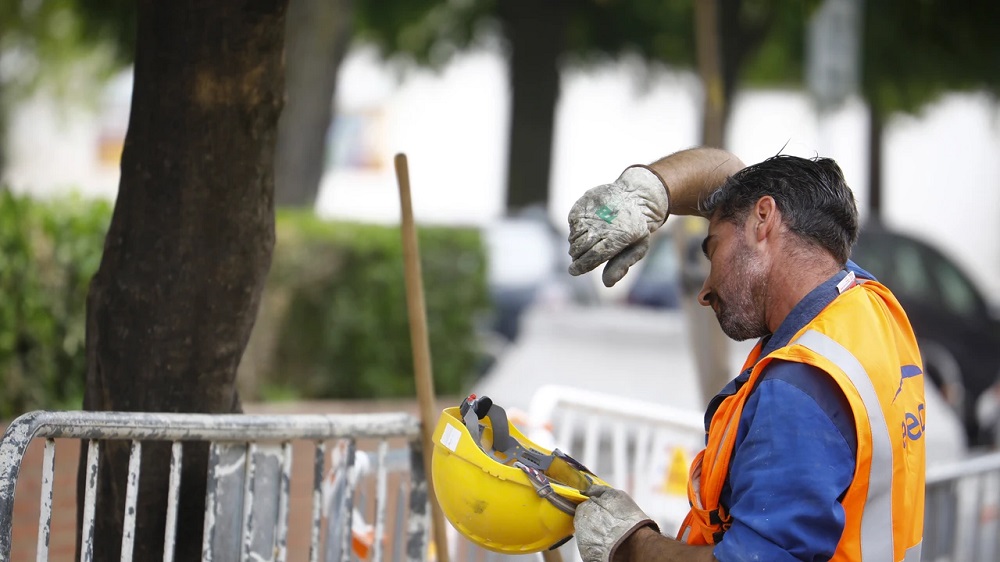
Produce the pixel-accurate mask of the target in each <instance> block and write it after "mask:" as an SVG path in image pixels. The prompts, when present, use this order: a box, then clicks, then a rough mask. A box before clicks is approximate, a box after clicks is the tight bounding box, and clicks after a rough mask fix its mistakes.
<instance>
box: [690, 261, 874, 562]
mask: <svg viewBox="0 0 1000 562" xmlns="http://www.w3.org/2000/svg"><path fill="white" fill-rule="evenodd" d="M848 270H850V271H853V272H854V274H855V275H856V276H858V277H859V278H865V279H874V277H872V275H871V274H870V273H868V272H866V271H865V270H863V269H861V268H860V267H858V266H857V265H856V264H855V263H854V262H851V261H848V262H847V269H845V270H842V271H840V272H838V273H837V274H836V275H834V276H833V277H831V278H830V279H829V280H827V281H826V282H824V283H823V284H822V285H820V286H819V287H817V288H815V289H813V290H812V291H811V292H810V293H809V294H808V295H806V296H805V298H803V299H802V300H801V301H799V303H798V304H797V305H796V306H795V308H793V309H792V311H791V312H790V313H789V314H788V316H787V317H786V318H785V320H784V322H782V323H781V325H780V326H779V327H778V329H777V330H776V331H775V332H774V334H772V335H770V336H765V338H764V339H763V340H762V341H763V349H762V350H761V354H760V357H765V356H766V355H767V354H769V353H771V352H772V351H774V350H775V349H778V348H780V347H784V346H785V345H787V344H788V342H789V340H790V339H791V338H792V336H794V335H795V334H796V333H797V332H798V331H799V330H801V329H802V327H803V326H805V325H806V324H808V323H809V322H810V321H812V320H813V319H814V318H815V317H816V315H817V314H819V312H820V311H821V310H823V309H824V308H825V307H826V306H827V305H828V304H830V302H832V301H833V299H835V298H836V297H837V295H839V294H840V293H839V291H838V290H837V283H839V282H840V281H841V280H842V279H843V278H844V277H845V276H846V275H847V274H848ZM751 370H752V367H751V368H749V369H747V370H745V371H744V372H742V373H740V375H739V376H738V377H736V378H735V379H734V380H732V381H730V383H729V384H728V385H726V387H725V388H724V389H723V390H722V392H720V393H719V394H718V395H716V397H715V398H713V399H712V401H711V403H709V407H708V410H707V412H706V414H705V427H706V428H707V427H708V425H709V423H710V422H711V420H712V416H713V414H715V411H716V409H718V407H719V404H720V403H721V402H722V400H723V399H724V398H725V397H727V396H730V395H732V394H734V393H736V391H737V390H738V389H739V388H740V387H741V386H742V385H743V384H744V383H746V381H747V379H748V378H749V377H750V371H751ZM857 447H858V445H857V435H856V433H855V426H854V418H853V416H852V414H851V408H850V404H849V403H848V401H847V398H846V397H845V396H844V394H843V392H842V391H841V390H840V387H839V386H837V383H836V382H835V381H834V380H833V378H831V377H830V376H829V375H827V374H826V373H824V372H823V371H822V370H821V369H818V368H816V367H814V366H812V365H806V364H802V363H795V362H789V361H772V362H771V363H770V364H769V365H768V366H767V367H765V369H764V371H763V373H762V374H761V377H760V379H758V382H757V388H756V389H754V391H753V392H752V393H751V394H750V396H749V397H748V398H747V401H746V404H745V405H744V407H743V414H742V416H741V417H740V422H739V427H738V429H737V433H736V443H735V446H734V448H733V456H732V460H731V462H730V465H729V476H728V477H727V479H726V483H725V486H724V487H723V489H722V494H721V498H720V503H721V504H722V505H723V506H724V507H726V508H727V509H728V511H729V514H730V515H731V516H732V521H733V523H732V527H730V529H729V530H728V531H726V534H725V535H724V536H723V538H722V541H721V542H719V543H718V544H717V545H716V546H715V549H714V551H713V552H714V554H715V557H716V558H717V559H718V560H719V561H720V562H737V561H743V560H754V561H759V560H768V561H769V562H782V561H786V560H808V561H820V560H829V559H830V558H831V557H832V556H833V554H834V552H835V551H836V550H837V544H838V543H839V542H840V537H841V535H842V534H843V532H844V522H845V515H844V508H843V506H842V505H841V503H840V501H841V500H842V499H843V497H844V494H845V493H846V492H847V488H848V487H849V486H850V485H851V481H852V480H853V478H854V466H855V460H856V456H857Z"/></svg>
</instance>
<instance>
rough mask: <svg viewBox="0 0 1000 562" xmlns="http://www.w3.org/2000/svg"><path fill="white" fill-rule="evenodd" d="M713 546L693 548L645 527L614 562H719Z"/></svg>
mask: <svg viewBox="0 0 1000 562" xmlns="http://www.w3.org/2000/svg"><path fill="white" fill-rule="evenodd" d="M713 549H714V547H712V546H691V545H689V544H685V543H682V542H679V541H676V540H674V539H671V538H668V537H665V536H663V535H661V534H660V533H657V532H656V531H655V530H654V529H653V528H652V527H644V528H642V529H639V530H638V531H636V532H635V533H632V536H630V537H629V538H628V539H626V540H625V542H624V543H622V544H621V546H619V547H618V550H617V551H616V552H615V559H614V561H613V562H718V561H717V560H716V559H715V556H714V555H713V554H712V550H713Z"/></svg>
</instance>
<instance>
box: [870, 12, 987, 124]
mask: <svg viewBox="0 0 1000 562" xmlns="http://www.w3.org/2000/svg"><path fill="white" fill-rule="evenodd" d="M864 6H865V8H864V16H863V18H864V35H863V37H864V43H863V48H862V57H863V65H862V89H863V93H864V96H865V99H867V100H868V102H869V103H870V104H872V106H873V107H874V108H875V109H876V110H877V111H878V112H879V113H881V114H882V115H888V114H890V113H892V112H894V111H905V112H915V111H917V110H919V109H920V108H921V107H922V106H923V105H925V104H926V103H928V102H931V101H933V100H934V99H936V98H937V97H938V96H940V95H941V94H942V93H944V92H946V91H949V90H952V91H954V90H976V89H982V90H985V91H988V92H990V93H992V94H993V95H994V96H996V95H997V94H1000V72H998V71H997V69H998V64H1000V35H998V34H997V33H996V22H997V21H1000V3H998V2H983V1H979V0H921V1H919V2H913V1H904V0H885V1H882V2H865V3H864Z"/></svg>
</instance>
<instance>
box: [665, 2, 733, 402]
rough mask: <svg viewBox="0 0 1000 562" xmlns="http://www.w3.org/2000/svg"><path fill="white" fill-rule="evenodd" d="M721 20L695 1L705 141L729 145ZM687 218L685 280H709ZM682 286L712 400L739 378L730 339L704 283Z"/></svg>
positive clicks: (694, 227)
mask: <svg viewBox="0 0 1000 562" xmlns="http://www.w3.org/2000/svg"><path fill="white" fill-rule="evenodd" d="M737 9H738V7H737ZM720 21H721V20H720V14H719V6H718V4H717V2H716V0H699V1H698V2H697V3H696V4H695V34H696V36H695V39H696V44H697V49H698V56H697V60H698V72H699V74H700V75H701V82H702V86H703V91H704V94H703V95H704V110H703V113H702V127H701V135H702V144H703V145H706V146H714V147H718V148H724V146H725V133H726V120H727V117H728V115H729V107H728V106H729V92H730V91H731V88H732V86H730V87H729V88H727V87H726V83H725V81H724V80H723V77H724V75H723V57H722V42H721V39H720V33H719V31H720V25H721V23H720ZM686 219H687V220H689V221H692V223H693V224H689V225H687V227H683V226H682V227H681V228H677V229H675V230H674V232H675V233H676V235H677V244H678V248H679V249H680V252H681V264H682V267H683V268H685V269H686V270H687V271H685V274H684V279H686V280H691V279H699V280H702V281H703V280H704V279H705V277H707V276H708V271H707V270H708V262H707V261H706V260H704V259H703V258H702V256H701V252H700V251H692V248H693V247H694V245H697V244H699V243H700V242H701V239H702V238H703V237H704V236H705V231H706V224H705V221H704V220H701V219H696V218H690V217H686ZM682 285H683V287H684V288H685V289H686V293H687V294H686V295H685V298H684V299H683V300H684V311H685V313H686V315H687V318H688V322H689V323H690V327H691V329H690V334H691V345H692V350H693V352H694V359H695V366H696V368H697V370H698V380H699V381H700V383H701V394H702V400H703V402H704V404H705V405H707V404H708V402H709V400H711V399H712V397H713V396H715V394H716V393H717V392H718V391H720V390H722V387H723V386H725V385H726V383H727V382H729V379H731V378H732V377H733V373H732V372H731V371H730V365H729V340H728V339H727V338H726V335H725V334H724V333H723V332H722V328H720V327H719V322H718V320H717V319H716V318H715V314H714V313H713V312H712V309H710V308H707V307H704V306H701V305H700V304H698V302H697V300H696V298H697V292H698V291H699V290H700V289H701V283H696V282H691V281H688V282H686V283H684V284H682Z"/></svg>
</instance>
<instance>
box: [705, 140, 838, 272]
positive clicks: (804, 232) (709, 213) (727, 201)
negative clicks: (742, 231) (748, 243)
mask: <svg viewBox="0 0 1000 562" xmlns="http://www.w3.org/2000/svg"><path fill="white" fill-rule="evenodd" d="M765 195H770V196H771V197H773V198H774V201H775V203H776V204H777V207H778V210H779V211H780V212H781V216H782V218H783V219H784V222H785V224H786V225H788V229H789V230H791V231H792V232H793V233H795V234H796V235H797V236H799V238H801V239H802V240H804V241H807V242H810V243H813V244H816V245H819V246H820V247H822V248H825V249H826V250H827V251H829V252H830V253H831V254H832V255H833V257H834V258H836V259H837V261H838V262H839V263H841V264H844V263H847V258H848V257H849V256H850V255H851V248H852V247H853V246H854V242H855V241H857V239H858V207H857V205H856V204H855V202H854V194H853V193H852V192H851V188H849V187H847V183H846V182H845V181H844V173H843V172H842V171H841V170H840V166H838V165H837V163H836V162H834V161H833V160H831V159H830V158H812V159H809V158H799V157H797V156H789V155H778V156H773V157H771V158H768V159H767V160H764V161H763V162H761V163H759V164H754V165H753V166H747V167H746V168H743V169H742V170H740V171H739V172H737V173H736V174H733V175H732V176H731V177H730V178H729V179H728V180H726V183H724V184H722V186H721V187H720V188H719V189H716V190H715V191H713V192H712V193H711V194H710V195H709V196H708V197H707V198H706V199H705V200H704V201H702V202H701V204H700V205H699V207H700V211H701V213H702V215H704V216H705V217H713V216H715V217H717V218H718V219H719V220H726V221H730V222H733V223H736V224H737V225H743V223H744V222H745V221H746V218H747V215H748V213H749V211H750V209H751V208H752V207H753V205H754V204H755V203H757V201H758V200H759V199H760V198H761V197H764V196H765Z"/></svg>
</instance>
